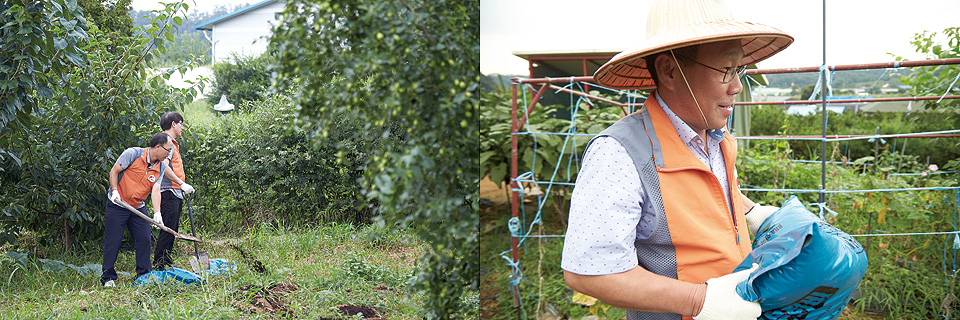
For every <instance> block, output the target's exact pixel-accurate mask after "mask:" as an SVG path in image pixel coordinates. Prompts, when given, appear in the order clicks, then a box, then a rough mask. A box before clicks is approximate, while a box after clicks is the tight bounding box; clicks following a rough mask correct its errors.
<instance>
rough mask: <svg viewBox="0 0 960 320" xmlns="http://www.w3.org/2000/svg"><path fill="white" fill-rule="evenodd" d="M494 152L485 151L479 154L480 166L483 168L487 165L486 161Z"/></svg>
mask: <svg viewBox="0 0 960 320" xmlns="http://www.w3.org/2000/svg"><path fill="white" fill-rule="evenodd" d="M494 154H496V152H494V151H485V152H483V153H480V166H481V167H483V166H485V164H486V163H487V159H490V157H492V156H493V155H494Z"/></svg>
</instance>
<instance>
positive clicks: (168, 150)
mask: <svg viewBox="0 0 960 320" xmlns="http://www.w3.org/2000/svg"><path fill="white" fill-rule="evenodd" d="M160 147H161V148H163V150H167V152H170V149H173V148H170V149H167V148H164V147H163V145H160Z"/></svg>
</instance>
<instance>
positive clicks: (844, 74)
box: [767, 69, 913, 88]
mask: <svg viewBox="0 0 960 320" xmlns="http://www.w3.org/2000/svg"><path fill="white" fill-rule="evenodd" d="M912 73H913V71H910V70H909V69H896V70H886V69H870V70H850V71H837V72H835V73H834V74H833V77H834V79H833V87H834V88H860V87H871V86H874V84H875V85H876V86H878V87H880V86H883V85H884V84H890V86H892V87H895V86H899V85H901V84H902V83H901V82H900V77H901V76H905V75H909V74H912ZM767 79H768V80H769V82H770V85H769V87H773V88H791V87H792V86H793V85H796V86H797V87H801V88H802V87H804V86H808V85H811V84H816V83H817V81H818V80H819V79H820V74H819V73H818V72H805V73H783V74H768V75H767Z"/></svg>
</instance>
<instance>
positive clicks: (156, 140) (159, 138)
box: [150, 132, 170, 148]
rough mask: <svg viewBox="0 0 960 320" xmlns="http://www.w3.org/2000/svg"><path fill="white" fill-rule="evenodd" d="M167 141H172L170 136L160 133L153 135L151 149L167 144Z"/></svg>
mask: <svg viewBox="0 0 960 320" xmlns="http://www.w3.org/2000/svg"><path fill="white" fill-rule="evenodd" d="M167 141H170V135H168V134H166V133H163V132H160V133H157V134H155V135H153V138H151V139H150V147H151V148H153V147H156V146H159V145H162V144H166V143H167Z"/></svg>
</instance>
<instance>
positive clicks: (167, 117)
mask: <svg viewBox="0 0 960 320" xmlns="http://www.w3.org/2000/svg"><path fill="white" fill-rule="evenodd" d="M174 122H183V116H181V115H180V113H179V112H167V113H164V114H163V115H162V116H160V130H170V126H172V125H173V123H174Z"/></svg>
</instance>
